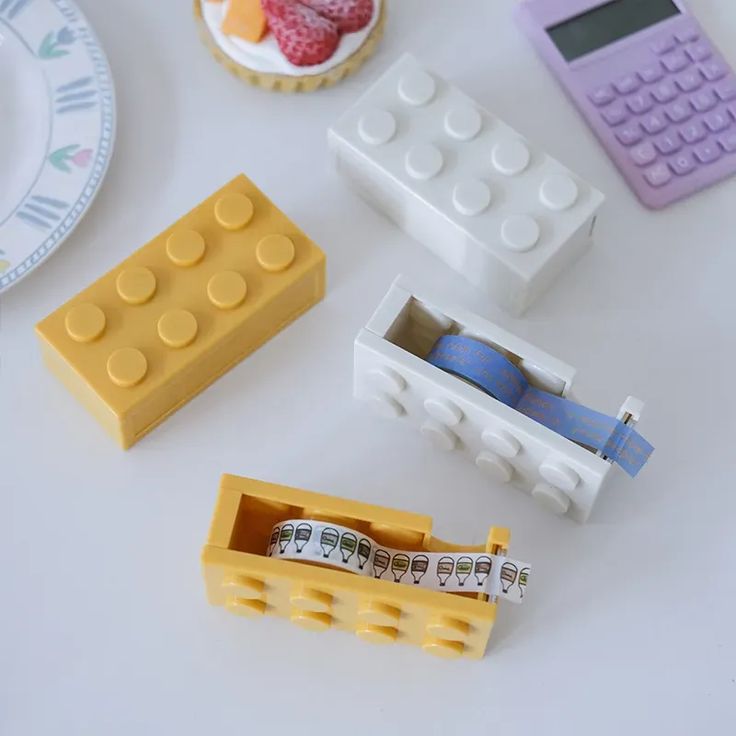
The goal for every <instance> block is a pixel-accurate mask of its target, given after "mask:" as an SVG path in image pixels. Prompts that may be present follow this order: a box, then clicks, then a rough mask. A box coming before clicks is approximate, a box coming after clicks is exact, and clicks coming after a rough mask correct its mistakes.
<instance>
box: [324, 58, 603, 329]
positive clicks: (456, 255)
mask: <svg viewBox="0 0 736 736" xmlns="http://www.w3.org/2000/svg"><path fill="white" fill-rule="evenodd" d="M328 140H329V145H330V148H331V150H332V153H333V155H334V158H335V160H336V164H337V168H338V171H339V172H340V173H341V174H343V175H344V176H345V177H346V178H347V180H348V181H349V182H350V183H351V184H352V185H353V186H354V187H355V189H356V190H357V191H358V192H359V193H360V194H361V195H362V196H363V197H365V199H366V200H367V201H368V202H370V203H371V204H372V205H373V206H375V207H376V209H378V210H380V211H381V212H383V213H384V214H386V215H387V216H388V217H389V218H391V219H392V220H393V221H394V222H396V224H397V225H399V226H400V227H401V228H402V229H404V230H405V231H406V232H407V233H408V234H409V235H411V236H412V237H413V238H415V239H416V240H418V241H419V242H420V243H422V244H423V245H425V246H426V247H427V248H429V250H431V251H432V252H433V253H434V254H435V255H437V256H439V257H440V258H441V259H442V260H443V261H444V262H445V263H446V264H447V265H448V266H450V268H452V269H454V270H455V271H457V272H458V273H460V274H461V275H462V276H463V277H464V278H466V279H467V280H468V281H469V282H470V283H471V284H473V286H475V287H476V288H478V289H479V290H481V291H482V292H483V293H485V294H487V295H488V296H489V298H491V299H493V300H494V301H495V302H496V303H497V304H499V305H500V306H501V307H503V308H504V309H506V310H507V311H509V312H510V313H512V314H516V315H518V314H521V313H523V312H524V310H526V308H527V307H528V306H529V305H530V304H531V303H532V302H533V301H534V300H535V299H537V298H538V297H539V296H540V295H541V294H542V293H543V292H544V291H545V290H546V289H547V288H548V287H549V286H550V284H551V283H552V282H553V281H554V280H555V279H556V278H557V277H558V276H559V274H560V273H561V272H563V271H564V270H565V269H566V268H568V267H569V266H570V264H572V262H573V261H575V260H576V259H577V258H578V257H580V256H581V255H582V253H583V252H585V250H586V249H587V248H588V247H589V246H590V244H591V242H592V233H593V226H594V223H595V215H596V212H597V211H598V209H599V207H600V205H601V203H602V202H603V195H602V194H601V193H600V192H599V191H597V190H596V189H594V188H593V187H591V186H590V185H589V184H587V183H586V182H585V181H583V180H582V179H580V177H578V176H576V175H575V174H573V173H572V172H571V171H569V170H568V169H567V168H565V167H564V166H562V165H561V164H560V163H559V162H557V161H556V160H555V159H553V158H551V157H550V156H548V155H546V154H545V153H544V152H543V151H542V150H540V149H539V148H538V147H536V146H534V145H533V144H532V143H530V142H529V141H528V140H526V139H525V138H523V137H522V136H521V135H519V134H518V133H517V132H516V131H515V130H513V129H512V128H510V127H509V126H508V125H506V124H505V123H504V122H502V121H501V120H500V119H499V118H497V117H495V116H494V115H492V114H491V113H489V112H488V111H487V110H484V109H483V108H482V107H480V106H479V105H478V104H477V103H476V102H475V101H474V100H472V99H471V98H469V97H468V96H467V95H465V94H463V93H462V92H461V91H460V90H458V89H456V88H455V87H453V86H451V85H450V84H448V83H447V82H446V81H445V80H443V79H441V78H440V77H439V76H438V75H436V74H434V73H432V72H430V71H427V70H426V69H424V68H423V67H422V66H421V65H420V64H419V62H417V61H416V59H414V58H413V57H412V56H410V55H408V54H406V55H404V56H403V57H401V58H400V59H399V61H398V62H396V63H395V64H394V65H393V66H392V67H391V68H390V69H389V70H388V71H387V72H386V73H385V74H384V75H383V76H382V77H381V78H380V79H379V80H378V81H377V82H376V83H375V84H374V85H373V86H372V87H371V88H370V89H369V90H368V91H367V92H366V93H365V94H364V95H363V97H361V98H360V99H359V100H358V101H357V102H356V103H355V104H354V105H353V106H352V107H351V108H350V109H349V110H348V111H347V112H346V113H345V114H344V115H343V116H342V117H341V118H340V120H339V121H338V122H337V123H336V124H335V125H334V126H333V127H332V128H331V129H330V131H329V135H328Z"/></svg>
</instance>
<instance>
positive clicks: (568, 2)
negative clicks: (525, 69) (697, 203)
mask: <svg viewBox="0 0 736 736" xmlns="http://www.w3.org/2000/svg"><path fill="white" fill-rule="evenodd" d="M674 1H675V4H676V5H677V6H678V8H679V9H680V11H681V12H680V14H678V15H676V16H673V17H671V18H668V19H666V20H664V21H661V22H659V23H655V24H654V25H651V26H649V27H646V28H644V29H643V30H640V31H639V32H637V33H634V34H632V35H629V36H626V37H624V38H622V39H620V40H618V41H615V42H613V43H610V44H608V45H607V46H604V47H603V48H600V49H598V50H596V51H593V52H592V53H589V54H586V55H585V56H582V57H580V58H579V59H575V60H574V61H572V62H568V61H566V60H565V59H564V58H563V56H562V54H560V52H559V51H558V49H557V47H556V46H555V45H554V43H553V42H552V40H551V39H550V37H549V35H548V33H547V32H546V30H545V29H547V28H549V27H551V26H554V25H555V24H557V23H560V22H562V21H565V20H567V19H569V18H571V17H574V16H576V15H578V14H580V13H584V12H586V11H587V10H590V9H591V8H595V7H598V6H600V5H602V4H603V3H602V2H601V0H525V1H524V2H523V3H521V4H520V5H519V6H518V18H519V22H520V24H521V25H522V27H523V28H524V29H525V30H526V32H527V34H528V35H529V37H530V38H531V40H532V42H533V43H534V45H535V47H536V48H537V50H538V52H539V54H540V55H541V56H542V58H543V59H544V61H545V62H546V64H547V65H548V67H549V68H550V69H551V71H552V72H553V73H554V75H555V76H556V77H557V79H558V80H559V82H560V84H561V85H562V87H563V88H564V90H565V91H566V92H567V94H568V95H569V96H570V98H571V99H572V101H573V102H574V103H575V105H576V106H577V108H578V110H579V111H580V112H581V114H582V115H583V117H584V118H585V119H586V121H587V122H588V124H589V125H590V127H591V128H592V129H593V131H594V132H595V134H596V135H597V136H598V139H599V140H600V142H601V143H602V145H603V147H604V148H605V150H606V152H607V153H608V155H609V156H610V157H611V160H612V161H613V162H614V163H615V164H616V166H617V167H618V169H619V171H620V172H621V174H622V175H623V176H624V178H625V179H626V181H627V182H628V184H629V186H630V187H631V188H632V189H633V190H634V192H635V193H636V194H637V196H638V197H639V199H640V200H641V201H642V202H643V203H644V204H645V205H647V206H648V207H651V208H654V209H659V208H662V207H665V206H667V205H669V204H671V203H672V202H675V201H677V200H680V199H683V198H684V197H688V196H690V195H691V194H693V193H695V192H697V191H699V190H700V189H703V188H705V187H708V186H710V185H711V184H714V183H715V182H717V181H720V180H721V179H724V178H726V177H728V176H731V175H733V174H734V173H735V172H736V74H734V71H733V69H732V68H731V67H730V66H729V65H728V63H727V62H726V61H725V59H724V57H723V55H722V54H721V53H720V52H719V51H718V49H717V48H716V47H715V46H714V45H713V43H712V42H711V41H710V40H709V39H708V37H707V35H706V34H705V32H704V31H703V29H702V28H701V27H700V24H699V23H698V21H697V19H696V18H695V17H694V16H693V15H692V14H691V13H690V12H689V11H688V10H687V8H686V7H685V4H684V3H683V2H681V1H680V0H674Z"/></svg>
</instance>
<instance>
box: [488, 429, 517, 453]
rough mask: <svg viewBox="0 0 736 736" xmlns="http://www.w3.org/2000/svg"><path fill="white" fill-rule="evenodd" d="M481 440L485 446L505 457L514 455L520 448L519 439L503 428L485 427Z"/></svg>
mask: <svg viewBox="0 0 736 736" xmlns="http://www.w3.org/2000/svg"><path fill="white" fill-rule="evenodd" d="M482 440H483V444H484V445H485V446H486V447H488V448H490V449H491V450H493V451H494V452H495V453H496V454H498V455H500V456H501V457H505V458H507V459H508V458H512V457H516V456H517V455H518V454H519V450H520V449H521V443H520V442H519V440H517V439H516V437H514V436H513V435H512V434H511V433H510V432H506V431H504V430H503V429H486V430H485V431H484V432H483V435H482Z"/></svg>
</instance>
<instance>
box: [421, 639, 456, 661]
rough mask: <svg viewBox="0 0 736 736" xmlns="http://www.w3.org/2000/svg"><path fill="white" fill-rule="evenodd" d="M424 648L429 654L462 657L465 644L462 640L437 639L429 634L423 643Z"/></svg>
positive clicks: (454, 657) (446, 657)
mask: <svg viewBox="0 0 736 736" xmlns="http://www.w3.org/2000/svg"><path fill="white" fill-rule="evenodd" d="M422 649H423V650H424V651H425V652H427V654H432V655H434V656H435V657H441V658H442V659H457V658H458V657H462V655H463V650H464V649H465V645H464V644H463V643H462V642H460V641H448V640H447V639H437V638H435V637H433V636H428V637H427V638H426V639H425V640H424V643H423V644H422Z"/></svg>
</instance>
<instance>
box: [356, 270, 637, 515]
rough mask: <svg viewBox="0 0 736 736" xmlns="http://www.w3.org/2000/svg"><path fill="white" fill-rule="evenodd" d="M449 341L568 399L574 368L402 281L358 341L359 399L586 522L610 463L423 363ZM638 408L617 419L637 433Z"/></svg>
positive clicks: (629, 404) (629, 407)
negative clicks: (490, 355)
mask: <svg viewBox="0 0 736 736" xmlns="http://www.w3.org/2000/svg"><path fill="white" fill-rule="evenodd" d="M445 334H460V335H466V336H468V337H472V338H474V339H477V340H480V341H481V342H483V343H485V344H486V345H489V346H490V347H492V348H494V349H496V350H499V351H501V352H502V353H504V354H505V355H506V357H507V358H509V359H510V360H512V361H513V362H514V363H516V364H517V365H518V366H519V368H520V369H521V371H522V372H523V373H524V375H525V376H526V378H527V380H528V381H529V382H530V384H531V385H533V386H536V387H537V388H540V389H543V390H546V391H549V392H550V393H554V394H556V395H558V396H564V397H566V398H568V399H572V398H573V397H572V391H571V389H572V384H573V378H574V376H575V371H574V369H573V368H571V367H570V366H568V365H566V364H565V363H562V362H560V361H559V360H557V359H556V358H553V357H552V356H550V355H548V354H547V353H545V352H544V351H542V350H539V349H538V348H536V347H534V346H533V345H530V344H529V343H527V342H525V341H524V340H521V339H520V338H518V337H516V336H514V335H512V334H511V333H509V332H506V331H505V330H503V329H501V328H500V327H498V326H496V325H494V324H493V323H491V322H488V321H487V320H484V319H482V318H480V317H478V316H477V315H475V314H472V313H471V312H467V311H464V310H462V309H457V308H455V307H452V306H448V305H445V304H441V303H440V302H438V301H437V300H435V299H433V298H431V297H428V296H426V295H423V294H420V293H418V292H416V291H415V290H413V289H412V288H411V287H409V286H408V285H406V284H405V283H404V282H403V281H402V280H401V279H397V280H396V282H394V284H393V285H392V287H391V289H390V290H389V292H388V294H387V295H386V297H385V298H384V299H383V301H382V302H381V304H380V305H379V307H378V309H377V310H376V312H375V314H374V315H373V317H372V318H371V319H370V321H369V322H368V325H367V326H366V327H365V329H363V330H361V331H360V333H359V334H358V337H357V338H356V340H355V383H354V391H355V396H356V397H357V398H358V399H361V400H364V401H366V402H368V403H369V404H370V405H371V406H372V407H373V408H374V409H376V411H377V412H378V413H379V414H381V415H382V416H385V417H391V418H400V419H403V420H404V421H406V422H407V423H409V424H412V425H414V426H415V427H416V428H417V429H419V431H420V432H421V433H422V435H424V436H425V437H427V439H429V440H430V441H431V442H432V443H433V445H434V446H435V447H436V448H439V449H441V450H444V451H447V452H451V451H454V452H461V453H462V454H463V455H465V456H466V457H467V458H468V459H469V460H470V461H471V462H473V463H475V465H476V466H477V467H478V468H479V470H480V471H481V472H483V473H484V474H485V475H486V476H487V477H489V478H490V479H492V480H493V481H495V482H501V483H511V484H512V485H514V486H516V487H518V488H520V489H522V490H524V491H526V492H527V493H530V494H531V496H532V497H533V498H534V499H535V500H536V501H537V502H539V503H540V504H541V505H542V506H544V507H545V508H547V509H549V510H551V511H553V512H554V513H557V514H566V515H567V516H569V517H570V518H572V519H574V520H575V521H578V522H581V523H582V522H585V521H586V520H587V519H588V516H589V515H590V512H591V510H592V508H593V504H594V503H595V500H596V498H597V497H598V493H599V492H600V490H601V488H602V487H603V484H604V483H605V482H606V479H607V478H608V476H609V474H610V473H611V472H614V468H613V465H612V464H611V462H610V461H608V460H606V459H604V458H603V457H601V456H600V454H596V453H595V452H592V451H591V450H589V449H587V448H585V447H582V446H580V445H578V444H576V443H574V442H572V441H570V440H568V439H566V438H565V437H563V436H562V435H560V434H557V433H556V432H554V431H553V430H551V429H548V428H547V427H545V426H544V425H542V424H539V423H538V422H535V421H534V420H533V419H530V418H529V417H527V416H525V415H524V414H521V413H520V412H518V411H516V410H515V409H512V408H511V407H509V406H506V405H505V404H502V403H501V402H500V401H497V400H496V399H494V398H493V397H492V396H489V395H488V394H486V393H485V392H483V391H481V390H480V389H478V388H476V387H475V386H473V385H472V384H470V383H467V382H465V381H464V380H463V379H461V378H457V377H456V376H453V375H451V374H449V373H446V372H445V371H443V370H441V369H440V368H436V367H435V366H433V365H431V364H430V363H428V362H427V361H426V360H425V358H426V356H427V355H428V353H429V351H430V350H431V349H432V346H433V345H434V343H435V342H436V341H437V340H438V339H439V338H440V337H441V336H442V335H445ZM642 408H643V404H642V402H640V401H639V400H638V399H634V398H631V397H629V398H627V399H626V401H625V402H624V404H623V406H622V408H621V410H620V412H619V414H618V418H619V419H622V420H624V421H627V422H628V424H629V425H630V426H634V425H635V424H636V422H637V420H638V419H639V416H640V413H641V411H642Z"/></svg>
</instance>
